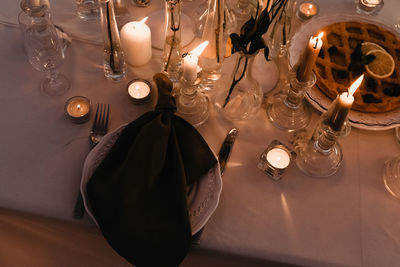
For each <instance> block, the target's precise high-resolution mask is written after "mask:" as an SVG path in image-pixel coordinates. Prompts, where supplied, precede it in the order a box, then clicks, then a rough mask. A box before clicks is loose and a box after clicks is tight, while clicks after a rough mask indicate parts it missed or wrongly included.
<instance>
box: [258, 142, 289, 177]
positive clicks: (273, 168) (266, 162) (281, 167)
mask: <svg viewBox="0 0 400 267" xmlns="http://www.w3.org/2000/svg"><path fill="white" fill-rule="evenodd" d="M295 158H296V154H295V153H294V151H292V150H291V149H289V148H288V147H287V146H285V145H284V144H282V143H281V142H279V141H278V140H274V141H272V142H271V144H269V146H268V147H267V148H266V149H265V150H264V152H263V153H262V154H261V155H260V159H259V161H258V164H257V167H258V168H259V169H260V170H262V171H263V172H265V173H266V174H268V175H269V176H270V177H271V178H272V179H273V180H275V181H277V180H280V179H281V178H282V177H283V175H284V174H285V171H286V170H287V168H288V167H289V166H290V164H291V162H293V160H294V159H295Z"/></svg>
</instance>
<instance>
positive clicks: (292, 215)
mask: <svg viewBox="0 0 400 267" xmlns="http://www.w3.org/2000/svg"><path fill="white" fill-rule="evenodd" d="M159 1H160V0H159ZM152 3H154V5H156V4H155V3H157V1H156V0H153V1H152ZM318 3H319V6H320V8H321V10H320V13H319V16H326V15H329V14H337V13H341V12H343V13H347V14H351V13H352V12H353V13H354V6H353V1H351V0H347V1H345V0H340V1H339V0H337V1H319V2H318ZM158 4H160V3H158ZM52 6H56V1H55V3H54V4H53V5H52ZM140 12H144V11H140ZM399 13H400V5H399V3H398V2H397V1H396V0H391V1H389V0H387V1H385V6H384V8H383V10H382V12H381V14H380V15H379V17H377V18H376V19H377V20H380V21H383V22H385V23H388V24H389V23H392V22H393V21H395V18H396V16H398V14H399ZM54 20H55V21H57V19H54ZM0 36H1V39H2V42H1V44H0V48H1V53H0V55H1V59H2V60H1V67H0V68H1V69H0V70H1V71H0V82H1V87H0V88H1V90H0V122H1V125H2V127H1V135H0V136H1V139H0V148H1V150H0V151H1V153H0V206H1V207H3V208H4V209H1V210H0V240H1V243H2V245H1V246H0V266H127V265H128V264H126V262H125V261H124V260H123V259H121V258H120V257H119V256H118V255H116V253H115V252H114V251H113V250H112V249H111V248H110V247H108V245H107V243H106V241H105V240H104V239H103V238H102V236H101V234H100V233H99V231H98V229H97V228H96V226H95V225H94V224H93V223H92V222H91V221H90V219H89V218H88V217H85V218H84V219H83V220H74V219H73V218H72V210H73V207H74V204H75V200H76V197H77V194H78V190H79V184H80V176H81V170H82V165H83V162H84V159H85V157H86V155H87V153H88V152H89V150H90V148H89V141H88V138H87V135H88V133H89V131H90V127H91V122H89V123H86V124H80V125H77V124H73V123H71V122H70V121H69V120H68V119H67V118H66V116H65V114H64V103H65V101H66V100H67V99H68V98H69V97H71V96H74V95H84V96H86V97H88V98H89V99H90V100H91V101H92V107H95V105H96V104H97V103H110V104H111V122H110V129H115V128H116V127H118V126H119V125H121V124H122V123H126V122H130V121H132V120H134V119H135V118H137V117H138V116H139V115H141V114H143V112H145V111H147V110H150V109H151V106H150V105H147V106H136V105H133V104H132V103H131V102H130V101H129V99H128V97H127V94H126V90H125V86H126V84H127V82H128V81H129V80H130V79H132V78H135V77H141V78H145V79H148V80H151V78H152V76H153V74H154V73H155V72H157V71H159V70H160V53H161V52H160V51H157V50H153V52H154V56H153V58H152V60H151V62H150V63H149V64H148V65H146V66H145V67H142V68H132V67H129V74H128V76H129V77H128V79H127V80H126V81H124V82H120V83H113V82H110V81H108V80H106V79H105V78H104V75H103V69H102V49H101V47H100V46H96V45H93V44H90V43H86V42H81V41H77V40H73V43H72V45H70V46H69V48H68V50H67V56H66V60H65V62H64V64H63V66H62V67H61V69H60V71H61V72H62V73H63V74H65V75H66V76H68V78H69V79H70V81H71V89H70V90H69V91H68V92H67V93H66V94H65V95H63V96H60V97H48V96H46V95H44V94H42V93H41V92H40V90H39V88H38V85H39V82H40V80H41V79H42V78H43V76H44V74H43V73H40V72H38V71H36V70H34V69H33V68H32V67H31V66H30V65H29V63H28V61H27V59H26V56H25V54H24V50H23V46H22V40H21V37H20V33H19V30H18V28H16V27H9V26H0ZM317 115H318V113H317V112H315V116H317ZM232 126H233V124H232V123H230V122H227V121H225V120H224V119H223V118H221V116H220V115H219V114H213V115H212V116H211V118H210V119H209V120H208V121H207V123H206V124H204V125H202V126H201V127H199V128H198V130H199V131H200V132H201V134H202V135H203V136H204V138H205V139H206V141H207V142H208V143H209V145H210V146H211V147H212V148H213V149H214V151H217V150H218V149H219V147H220V144H221V142H222V140H223V139H224V136H225V134H226V132H227V131H228V129H230V128H231V127H232ZM235 126H237V127H238V128H239V131H240V132H239V135H238V138H237V141H236V143H235V145H234V149H233V152H232V155H231V158H230V160H229V162H228V165H227V167H226V170H225V173H224V176H223V183H224V185H223V191H222V194H221V198H220V203H219V206H218V208H217V210H216V211H215V213H214V214H213V216H212V217H211V219H210V220H209V222H208V223H207V226H206V228H205V230H204V234H203V237H202V242H201V245H200V246H198V247H197V248H195V249H194V251H192V252H190V253H189V255H188V257H187V258H186V259H185V261H184V263H183V265H184V266H197V265H199V266H200V265H205V264H207V265H209V266H221V265H226V266H263V265H264V266H265V265H266V264H267V263H268V261H277V262H283V263H291V264H298V265H312V266H395V265H398V263H399V262H400V224H399V223H398V222H399V221H400V201H399V200H397V199H395V198H394V197H392V196H391V195H390V194H389V193H388V192H387V191H386V189H385V188H384V185H383V183H382V178H381V170H382V166H383V164H384V162H385V161H386V160H387V159H390V158H393V157H395V156H397V155H398V154H399V153H400V145H399V144H398V143H397V142H396V139H395V136H394V131H393V130H386V131H365V130H359V129H352V132H351V134H350V135H349V136H347V137H345V138H343V139H341V140H340V143H341V145H342V148H343V153H344V161H343V165H342V167H341V168H340V170H339V171H338V173H337V174H335V175H333V176H331V177H329V178H326V179H316V178H310V177H308V176H306V175H304V174H302V173H301V172H300V171H299V170H298V169H297V168H296V167H295V166H292V167H291V168H290V169H289V170H288V172H287V174H286V176H285V177H284V178H283V179H282V180H280V181H278V182H274V181H273V180H271V179H270V178H268V177H267V176H266V175H265V174H263V173H262V172H261V171H260V170H258V169H257V167H256V165H257V160H258V157H259V155H260V154H261V152H262V151H263V150H264V149H265V148H266V147H267V145H268V144H269V143H270V142H271V141H272V140H274V139H279V140H280V141H282V142H285V143H288V138H289V134H288V133H286V132H283V131H281V130H278V129H276V128H274V127H273V126H272V124H271V123H270V122H269V120H268V119H267V116H266V113H265V109H261V110H260V111H259V112H258V113H257V114H256V116H255V117H253V118H251V119H249V120H247V121H244V122H240V123H236V124H235ZM27 255H28V256H27Z"/></svg>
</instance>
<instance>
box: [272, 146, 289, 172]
mask: <svg viewBox="0 0 400 267" xmlns="http://www.w3.org/2000/svg"><path fill="white" fill-rule="evenodd" d="M267 161H268V162H269V163H270V164H271V165H272V166H273V167H275V168H278V169H284V168H286V167H287V166H289V163H290V156H289V154H288V153H287V152H286V151H285V150H283V149H281V148H277V147H276V148H273V149H271V150H270V151H268V153H267Z"/></svg>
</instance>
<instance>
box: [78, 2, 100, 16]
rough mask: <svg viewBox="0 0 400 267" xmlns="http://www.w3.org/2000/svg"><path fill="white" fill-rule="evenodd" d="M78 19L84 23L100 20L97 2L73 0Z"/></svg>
mask: <svg viewBox="0 0 400 267" xmlns="http://www.w3.org/2000/svg"><path fill="white" fill-rule="evenodd" d="M75 2H76V9H77V10H76V12H77V14H78V17H79V18H80V19H82V20H85V21H91V20H98V19H100V7H99V2H98V0H75Z"/></svg>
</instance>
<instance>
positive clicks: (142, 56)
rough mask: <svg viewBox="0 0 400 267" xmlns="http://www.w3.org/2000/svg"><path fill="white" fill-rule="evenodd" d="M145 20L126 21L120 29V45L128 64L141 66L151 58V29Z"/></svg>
mask: <svg viewBox="0 0 400 267" xmlns="http://www.w3.org/2000/svg"><path fill="white" fill-rule="evenodd" d="M146 20H147V17H146V18H144V19H143V20H141V21H132V22H128V23H127V24H125V25H124V26H123V27H122V29H121V47H122V50H123V51H124V57H125V60H126V62H127V63H128V64H129V65H132V66H142V65H144V64H146V63H147V62H149V60H150V59H151V55H152V52H151V31H150V28H149V27H148V26H147V25H146V24H145V22H146Z"/></svg>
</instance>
